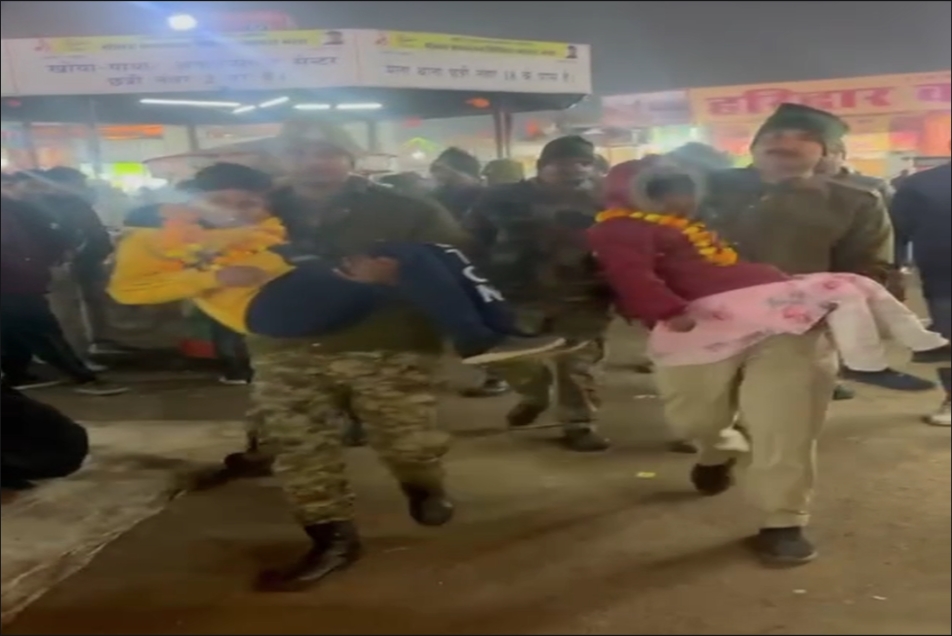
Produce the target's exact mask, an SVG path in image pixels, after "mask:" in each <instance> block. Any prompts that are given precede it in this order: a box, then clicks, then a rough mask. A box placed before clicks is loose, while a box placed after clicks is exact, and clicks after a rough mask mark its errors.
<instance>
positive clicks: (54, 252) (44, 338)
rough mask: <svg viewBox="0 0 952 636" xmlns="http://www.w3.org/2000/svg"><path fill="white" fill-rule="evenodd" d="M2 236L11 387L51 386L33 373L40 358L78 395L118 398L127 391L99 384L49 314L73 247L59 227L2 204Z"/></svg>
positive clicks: (2, 330) (0, 308) (38, 214)
mask: <svg viewBox="0 0 952 636" xmlns="http://www.w3.org/2000/svg"><path fill="white" fill-rule="evenodd" d="M0 219H2V230H0V241H2V249H0V258H2V266H0V337H2V344H0V349H2V368H3V374H4V376H5V377H6V381H7V382H8V383H9V384H10V386H13V387H19V388H37V387H38V386H42V385H47V386H48V385H49V384H50V383H49V382H43V381H42V380H41V379H40V378H37V377H36V376H34V375H32V374H31V373H30V365H31V363H32V361H33V357H34V356H36V357H38V358H40V359H41V360H43V361H44V362H46V363H47V364H49V365H51V366H52V367H54V368H55V369H56V370H58V371H60V372H61V373H63V374H64V375H66V376H67V377H69V378H70V379H71V380H72V381H73V382H74V383H75V385H76V390H77V392H79V393H84V394H88V395H116V394H118V393H124V392H125V389H123V388H121V387H116V386H113V385H110V384H107V383H104V382H102V381H100V380H99V378H98V377H97V376H96V374H95V373H94V372H93V371H92V370H90V369H89V367H88V366H87V365H86V363H85V362H84V361H83V360H82V359H81V358H80V357H79V356H78V355H77V354H76V352H75V351H73V349H72V347H70V345H69V343H68V342H67V341H66V338H65V336H64V335H63V330H62V329H61V328H60V325H59V322H58V321H57V320H56V317H55V316H54V315H53V312H52V311H51V310H50V305H49V301H48V300H47V297H46V295H47V293H48V291H49V285H50V282H51V278H52V274H51V270H52V268H53V267H54V266H55V265H58V264H59V263H61V262H62V261H63V259H65V258H66V257H67V254H68V251H69V247H70V243H69V240H68V238H67V237H66V236H65V235H64V234H63V232H62V231H61V230H60V226H59V225H58V224H57V222H56V221H55V220H54V219H52V218H50V217H49V216H47V215H46V214H45V213H44V212H43V211H42V210H39V209H37V208H35V207H33V206H31V205H29V204H28V203H25V202H23V201H16V200H14V199H8V198H4V199H3V202H2V215H0Z"/></svg>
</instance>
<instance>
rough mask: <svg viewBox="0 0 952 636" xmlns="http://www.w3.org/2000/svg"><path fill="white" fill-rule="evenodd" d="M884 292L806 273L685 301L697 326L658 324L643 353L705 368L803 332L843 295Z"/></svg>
mask: <svg viewBox="0 0 952 636" xmlns="http://www.w3.org/2000/svg"><path fill="white" fill-rule="evenodd" d="M881 293H884V294H888V292H887V291H886V290H885V288H883V287H882V286H881V285H879V284H877V283H875V282H874V281H872V280H869V279H867V278H864V277H862V276H857V275H855V274H809V275H806V276H797V277H795V278H791V279H790V280H788V281H785V282H782V283H773V284H770V285H757V286H755V287H747V288H745V289H738V290H735V291H731V292H727V293H724V294H717V295H715V296H709V297H707V298H702V299H700V300H697V301H695V302H693V303H691V306H690V307H689V309H688V312H689V315H690V316H691V317H692V318H694V319H695V320H696V321H697V326H696V327H695V328H694V329H693V330H691V331H689V332H687V333H677V332H674V331H672V330H670V329H668V328H667V327H666V326H665V325H664V323H661V324H659V325H658V326H656V327H655V329H654V330H653V331H652V333H651V337H650V339H649V341H648V354H649V356H650V357H651V359H652V360H653V361H654V362H655V363H656V364H658V365H659V366H686V365H695V364H710V363H713V362H720V361H722V360H727V359H728V358H732V357H733V356H735V355H737V354H738V353H740V352H742V351H744V350H745V349H747V348H749V347H751V346H753V345H755V344H757V343H759V342H761V341H763V340H764V339H766V338H769V337H771V336H775V335H780V334H804V333H806V332H807V331H809V330H811V329H812V328H813V327H815V326H816V325H817V324H819V323H820V322H821V321H822V320H823V319H824V318H825V317H826V315H827V314H828V313H829V312H830V311H831V310H832V309H834V308H835V307H836V305H837V303H839V302H842V301H843V300H844V299H845V298H847V297H848V296H855V295H857V294H859V295H862V296H865V297H869V296H871V295H878V294H881Z"/></svg>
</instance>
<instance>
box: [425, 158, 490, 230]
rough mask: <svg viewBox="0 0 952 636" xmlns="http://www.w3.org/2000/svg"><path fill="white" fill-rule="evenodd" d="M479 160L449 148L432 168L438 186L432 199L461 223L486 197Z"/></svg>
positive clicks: (431, 171) (431, 172)
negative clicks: (482, 197)
mask: <svg viewBox="0 0 952 636" xmlns="http://www.w3.org/2000/svg"><path fill="white" fill-rule="evenodd" d="M481 171H482V166H481V165H480V163H479V159H477V158H476V157H474V156H473V155H471V154H469V153H468V152H466V151H465V150H460V149H459V148H447V149H446V150H444V151H443V153H442V154H441V155H440V156H439V157H437V158H436V161H434V162H433V165H431V166H430V174H431V175H432V176H433V180H434V181H435V182H436V189H435V190H433V193H432V194H433V198H434V199H436V200H437V201H438V202H439V203H440V205H442V206H443V207H444V208H446V209H447V210H448V211H449V212H450V214H452V215H453V216H454V217H455V218H456V220H457V221H462V220H463V219H464V218H465V217H466V215H467V214H468V213H469V211H470V210H471V209H472V208H473V206H474V205H476V202H477V201H478V200H479V198H480V197H481V196H482V194H483V183H482V177H481Z"/></svg>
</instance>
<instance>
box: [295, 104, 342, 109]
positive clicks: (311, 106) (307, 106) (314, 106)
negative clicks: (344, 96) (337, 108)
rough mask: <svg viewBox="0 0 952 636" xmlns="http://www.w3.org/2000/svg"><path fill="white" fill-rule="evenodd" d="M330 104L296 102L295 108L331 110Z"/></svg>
mask: <svg viewBox="0 0 952 636" xmlns="http://www.w3.org/2000/svg"><path fill="white" fill-rule="evenodd" d="M332 108H333V106H331V105H330V104H295V106H294V110H331V109H332Z"/></svg>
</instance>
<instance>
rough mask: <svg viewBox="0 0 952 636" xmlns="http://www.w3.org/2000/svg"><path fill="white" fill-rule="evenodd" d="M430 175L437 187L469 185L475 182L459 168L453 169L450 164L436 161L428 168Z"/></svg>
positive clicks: (475, 181)
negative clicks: (446, 164)
mask: <svg viewBox="0 0 952 636" xmlns="http://www.w3.org/2000/svg"><path fill="white" fill-rule="evenodd" d="M430 176H431V177H433V182H434V183H435V184H436V187H438V188H447V187H453V186H461V185H470V184H473V183H477V180H476V179H474V178H473V177H471V176H470V175H468V174H463V173H462V172H460V171H459V170H454V169H453V168H451V167H450V166H445V165H443V164H440V163H437V164H433V166H432V167H431V168H430Z"/></svg>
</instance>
